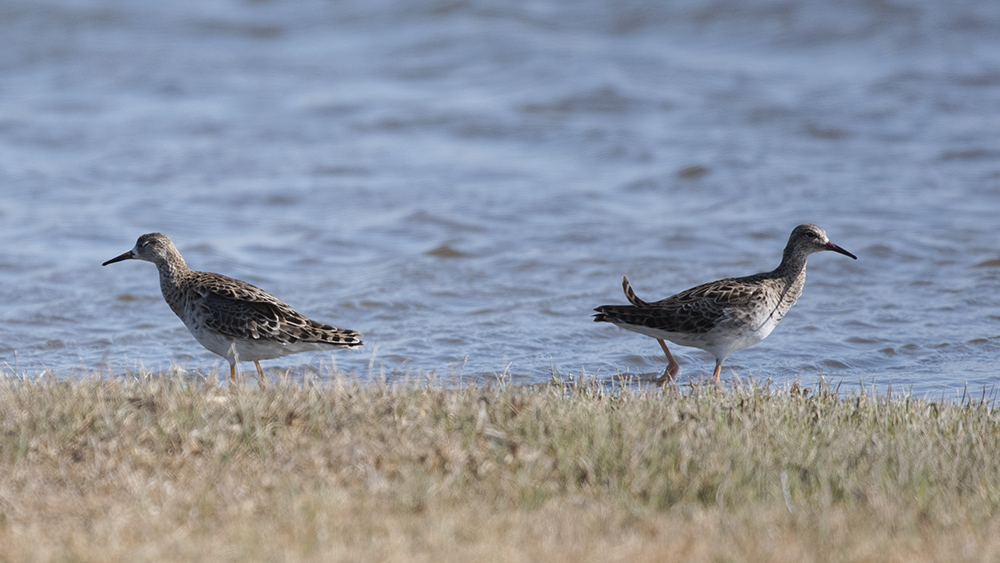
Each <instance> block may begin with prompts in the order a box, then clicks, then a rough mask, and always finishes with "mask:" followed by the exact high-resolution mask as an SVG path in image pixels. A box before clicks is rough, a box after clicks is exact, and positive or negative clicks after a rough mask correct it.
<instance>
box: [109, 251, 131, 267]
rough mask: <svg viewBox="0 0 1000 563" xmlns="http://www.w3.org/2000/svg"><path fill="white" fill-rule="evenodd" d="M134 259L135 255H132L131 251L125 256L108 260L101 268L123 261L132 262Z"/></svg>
mask: <svg viewBox="0 0 1000 563" xmlns="http://www.w3.org/2000/svg"><path fill="white" fill-rule="evenodd" d="M133 258H135V254H132V251H131V250H129V251H128V252H126V253H125V254H122V255H119V256H115V257H114V258H112V259H111V260H108V261H107V262H105V263H103V264H101V266H107V265H108V264H114V263H115V262H121V261H122V260H131V259H133Z"/></svg>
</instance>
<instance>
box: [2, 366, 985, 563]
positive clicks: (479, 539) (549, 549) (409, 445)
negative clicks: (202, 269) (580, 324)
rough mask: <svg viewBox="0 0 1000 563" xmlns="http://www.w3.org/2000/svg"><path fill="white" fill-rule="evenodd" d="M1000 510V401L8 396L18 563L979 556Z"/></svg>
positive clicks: (325, 386) (451, 393) (155, 386)
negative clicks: (983, 403) (996, 404)
mask: <svg viewBox="0 0 1000 563" xmlns="http://www.w3.org/2000/svg"><path fill="white" fill-rule="evenodd" d="M998 507H1000V413H998V412H997V411H996V410H994V409H993V408H992V407H990V406H981V405H980V406H976V405H958V404H935V403H929V402H924V401H920V400H913V399H906V398H900V399H893V400H887V399H885V398H876V397H871V396H855V397H849V398H842V397H838V396H837V395H836V394H833V393H828V392H822V391H821V392H819V393H816V392H805V391H802V390H800V389H796V388H786V389H780V390H775V389H770V390H768V389H764V388H761V387H757V386H736V387H734V388H729V389H718V390H717V389H715V388H694V389H680V390H668V391H666V392H664V393H660V392H658V391H657V392H650V393H643V392H640V391H628V390H625V391H622V390H607V389H602V388H599V387H596V386H589V385H580V386H575V387H563V386H545V387H535V388H524V387H507V388H504V387H503V386H498V387H495V388H491V389H478V388H470V389H464V390H440V389H427V388H418V387H416V386H395V387H385V386H379V385H363V384H357V383H353V382H351V381H349V380H342V379H335V380H333V381H328V382H324V383H318V384H305V385H302V384H293V383H277V384H275V385H273V386H272V387H270V388H268V389H267V390H265V391H263V392H262V391H259V390H258V389H257V388H256V386H255V385H252V384H250V383H248V384H247V385H245V386H234V387H233V388H232V389H229V388H224V387H223V388H220V387H215V386H214V385H212V384H207V383H199V382H191V381H189V380H184V379H180V378H175V377H167V376H165V377H138V378H127V379H123V380H120V381H108V380H98V379H95V380H83V381H73V382H58V381H53V380H51V379H49V378H43V379H40V380H38V381H23V380H15V379H6V380H0V546H2V547H0V561H184V560H211V561H245V560H251V561H298V560H313V561H400V562H404V561H405V562H410V561H428V562H431V561H435V562H436V561H556V562H558V561H573V562H579V561H615V560H626V561H667V560H685V561H981V560H996V559H997V558H1000V515H998Z"/></svg>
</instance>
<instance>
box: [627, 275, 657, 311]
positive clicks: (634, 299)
mask: <svg viewBox="0 0 1000 563" xmlns="http://www.w3.org/2000/svg"><path fill="white" fill-rule="evenodd" d="M622 291H624V292H625V298H626V299H628V302H629V303H631V304H633V305H635V306H636V307H651V305H650V304H649V303H647V302H645V301H643V300H642V299H639V297H638V296H637V295H636V294H635V291H632V284H630V283H628V276H622Z"/></svg>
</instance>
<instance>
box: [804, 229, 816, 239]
mask: <svg viewBox="0 0 1000 563" xmlns="http://www.w3.org/2000/svg"><path fill="white" fill-rule="evenodd" d="M806 236H807V237H809V238H816V233H814V232H812V231H806Z"/></svg>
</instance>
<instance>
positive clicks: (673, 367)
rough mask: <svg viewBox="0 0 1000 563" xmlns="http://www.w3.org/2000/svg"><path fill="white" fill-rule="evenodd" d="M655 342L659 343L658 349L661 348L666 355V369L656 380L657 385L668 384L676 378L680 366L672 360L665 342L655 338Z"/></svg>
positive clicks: (672, 357)
mask: <svg viewBox="0 0 1000 563" xmlns="http://www.w3.org/2000/svg"><path fill="white" fill-rule="evenodd" d="M656 341H657V342H659V343H660V348H663V353H664V354H666V355H667V369H666V370H664V371H663V375H661V376H660V377H659V378H658V379H657V380H656V384H657V385H663V384H664V383H670V382H671V381H673V380H674V378H675V377H677V374H678V373H680V371H681V365H680V364H678V363H677V360H675V359H674V356H673V355H672V354H671V353H670V350H668V349H667V343H666V342H664V341H663V340H661V339H659V338H657V339H656Z"/></svg>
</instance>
